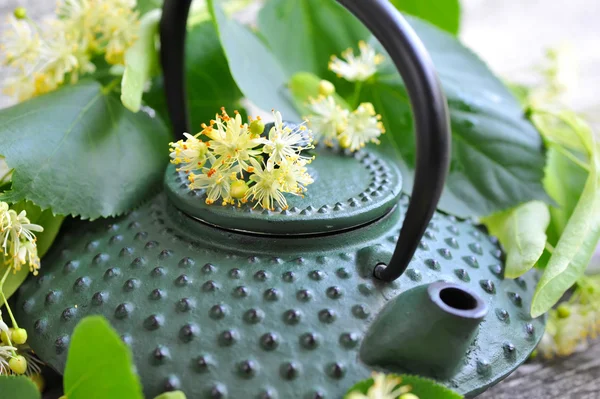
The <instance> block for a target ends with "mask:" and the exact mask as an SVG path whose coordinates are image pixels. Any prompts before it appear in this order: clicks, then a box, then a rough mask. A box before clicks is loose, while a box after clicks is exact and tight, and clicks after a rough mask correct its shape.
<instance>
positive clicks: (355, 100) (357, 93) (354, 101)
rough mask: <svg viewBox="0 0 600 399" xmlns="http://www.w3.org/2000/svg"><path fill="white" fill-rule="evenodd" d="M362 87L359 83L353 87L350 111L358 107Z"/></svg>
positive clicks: (361, 83)
mask: <svg viewBox="0 0 600 399" xmlns="http://www.w3.org/2000/svg"><path fill="white" fill-rule="evenodd" d="M362 86H363V82H361V81H358V82H357V83H356V85H355V86H354V94H352V102H351V103H350V105H351V106H352V109H356V107H358V101H359V99H360V92H361V90H362Z"/></svg>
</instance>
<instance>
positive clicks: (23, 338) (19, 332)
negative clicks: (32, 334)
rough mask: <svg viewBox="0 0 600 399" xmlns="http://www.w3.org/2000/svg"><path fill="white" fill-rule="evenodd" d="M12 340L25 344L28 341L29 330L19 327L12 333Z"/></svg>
mask: <svg viewBox="0 0 600 399" xmlns="http://www.w3.org/2000/svg"><path fill="white" fill-rule="evenodd" d="M12 341H13V343H15V344H17V345H23V344H24V343H25V342H27V331H26V330H25V329H24V328H17V329H16V330H14V331H13V333H12Z"/></svg>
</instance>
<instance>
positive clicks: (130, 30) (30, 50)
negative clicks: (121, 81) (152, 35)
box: [2, 0, 139, 101]
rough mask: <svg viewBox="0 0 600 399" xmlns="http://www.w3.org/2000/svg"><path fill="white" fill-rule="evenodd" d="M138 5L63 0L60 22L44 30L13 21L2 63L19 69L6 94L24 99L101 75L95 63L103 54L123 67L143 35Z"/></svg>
mask: <svg viewBox="0 0 600 399" xmlns="http://www.w3.org/2000/svg"><path fill="white" fill-rule="evenodd" d="M134 7H135V1H130V0H62V1H60V2H59V3H58V6H57V10H56V15H57V17H58V19H55V20H51V21H49V22H48V23H46V24H44V26H38V25H36V24H35V23H33V22H32V21H31V20H29V19H28V18H27V17H23V19H20V20H17V19H16V18H12V19H11V20H10V28H11V30H10V31H8V32H7V33H5V34H4V37H3V44H2V50H3V53H5V55H6V56H5V58H4V60H3V62H2V63H3V65H4V66H7V67H9V68H12V69H13V70H14V71H13V72H14V73H13V76H11V77H10V78H8V79H7V81H6V82H4V84H3V85H4V87H5V92H6V93H7V94H9V95H12V96H15V97H17V98H18V99H19V100H21V101H23V100H26V99H28V98H31V97H35V96H38V95H41V94H44V93H47V92H50V91H53V90H55V89H57V88H58V87H59V86H61V85H62V84H64V83H65V79H66V78H67V77H69V78H70V83H74V82H76V81H77V80H78V79H79V76H81V75H83V74H87V73H91V72H94V71H95V69H96V67H95V65H94V64H93V63H92V61H91V60H92V58H93V57H94V56H96V55H98V54H101V55H104V58H105V59H106V61H107V62H108V63H109V64H113V65H117V64H118V65H123V64H124V54H125V51H126V50H127V49H128V48H129V47H131V45H132V44H133V43H134V41H135V40H136V39H137V34H138V25H139V22H138V17H139V13H138V12H137V11H135V10H134Z"/></svg>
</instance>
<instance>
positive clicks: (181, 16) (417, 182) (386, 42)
mask: <svg viewBox="0 0 600 399" xmlns="http://www.w3.org/2000/svg"><path fill="white" fill-rule="evenodd" d="M338 2H339V3H341V4H342V5H343V6H345V7H346V8H347V9H348V10H349V11H350V12H352V13H353V14H354V15H355V16H356V17H357V18H358V19H359V20H361V21H362V22H363V24H365V26H366V27H367V28H368V29H369V30H370V31H371V32H372V33H373V35H374V36H375V37H376V38H377V39H378V40H379V41H380V42H381V44H382V45H383V47H384V48H385V49H386V50H387V52H388V54H389V55H390V57H391V58H392V60H393V61H394V64H395V65H396V68H397V69H398V71H399V72H400V75H401V76H402V79H403V80H404V83H405V85H406V89H407V91H408V95H409V97H410V103H411V109H412V113H413V117H414V123H415V131H416V147H417V156H416V169H415V179H414V184H413V190H412V195H411V200H410V204H409V206H408V209H407V211H406V217H405V219H404V223H403V225H402V230H401V232H400V237H399V239H398V243H397V244H396V249H395V250H394V254H393V256H392V259H391V260H390V262H389V264H388V265H385V264H379V265H377V266H376V267H375V272H374V274H375V277H377V278H379V279H381V280H384V281H393V280H395V279H397V278H398V277H400V276H401V275H402V273H404V271H405V270H406V267H407V266H408V264H409V263H410V260H411V259H412V256H413V255H414V253H415V251H416V249H417V246H418V245H419V242H420V240H421V237H422V236H423V234H424V233H425V230H426V229H427V226H428V224H429V221H430V220H431V217H432V216H433V213H434V212H435V209H436V206H437V203H438V201H439V199H440V196H441V194H442V189H443V187H444V182H445V180H446V175H447V173H448V167H449V163H450V123H449V116H448V108H447V103H446V98H445V96H444V93H443V91H442V88H441V85H440V82H439V80H438V77H437V74H436V72H435V69H434V66H433V62H432V61H431V58H430V57H429V54H428V53H427V50H426V49H425V47H424V45H423V43H422V42H421V41H420V40H419V38H418V36H417V35H416V33H415V32H414V31H413V29H412V28H411V27H410V26H409V25H408V23H407V22H406V20H405V19H404V18H403V17H402V15H401V14H400V13H399V12H398V10H396V8H395V7H394V6H392V5H391V4H390V3H389V1H388V0H338ZM190 3H191V0H165V2H164V6H163V15H162V20H161V23H160V36H161V63H162V67H163V74H164V86H165V93H166V97H167V106H168V110H169V114H170V117H171V123H172V124H173V128H174V130H175V135H176V137H178V138H179V137H181V135H182V134H183V132H188V131H189V117H188V108H187V102H186V96H185V79H184V78H185V77H184V41H185V33H186V30H185V26H186V23H185V21H186V19H187V15H188V12H189V7H190Z"/></svg>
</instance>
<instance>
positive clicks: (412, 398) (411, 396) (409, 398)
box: [398, 392, 419, 399]
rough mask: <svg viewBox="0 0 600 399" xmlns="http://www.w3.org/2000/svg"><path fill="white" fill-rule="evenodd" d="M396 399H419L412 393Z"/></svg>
mask: <svg viewBox="0 0 600 399" xmlns="http://www.w3.org/2000/svg"><path fill="white" fill-rule="evenodd" d="M398 399H419V397H418V396H417V395H415V394H414V393H410V392H407V393H403V394H402V395H400V396H399V397H398Z"/></svg>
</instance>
